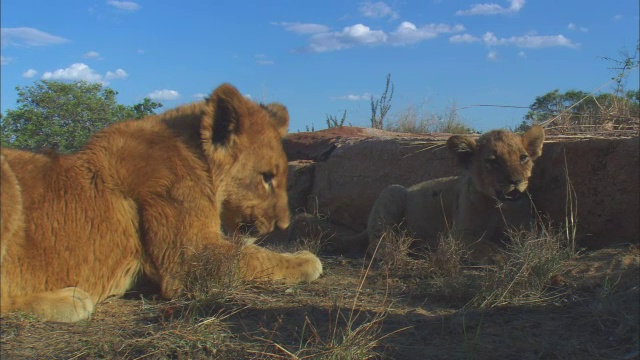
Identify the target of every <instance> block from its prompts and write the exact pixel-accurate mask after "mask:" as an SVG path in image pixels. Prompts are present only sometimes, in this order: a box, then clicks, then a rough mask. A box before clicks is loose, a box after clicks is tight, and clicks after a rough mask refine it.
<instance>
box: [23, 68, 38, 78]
mask: <svg viewBox="0 0 640 360" xmlns="http://www.w3.org/2000/svg"><path fill="white" fill-rule="evenodd" d="M37 74H38V71H36V70H34V69H29V70H27V71H25V72H23V73H22V77H23V78H27V79H31V78H32V77H34V76H36V75H37Z"/></svg>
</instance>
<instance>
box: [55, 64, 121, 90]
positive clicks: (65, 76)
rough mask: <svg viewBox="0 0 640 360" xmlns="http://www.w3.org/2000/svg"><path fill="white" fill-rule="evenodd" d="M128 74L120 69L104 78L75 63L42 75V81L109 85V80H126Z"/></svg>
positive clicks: (108, 72)
mask: <svg viewBox="0 0 640 360" xmlns="http://www.w3.org/2000/svg"><path fill="white" fill-rule="evenodd" d="M126 77H127V73H126V72H125V71H124V70H122V69H118V70H116V71H115V72H111V71H107V73H106V74H105V75H104V76H102V75H101V74H99V73H98V72H97V71H95V70H93V69H92V68H90V67H89V66H88V65H87V64H83V63H75V64H71V66H69V67H68V68H65V69H58V70H55V71H47V72H45V73H44V74H42V80H60V81H81V80H82V81H86V82H90V83H102V84H104V85H108V84H109V80H116V79H124V78H126Z"/></svg>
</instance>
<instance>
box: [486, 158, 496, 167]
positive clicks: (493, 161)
mask: <svg viewBox="0 0 640 360" xmlns="http://www.w3.org/2000/svg"><path fill="white" fill-rule="evenodd" d="M484 163H485V165H487V166H488V167H495V166H497V165H498V160H497V159H496V157H495V156H489V157H488V158H486V159H484Z"/></svg>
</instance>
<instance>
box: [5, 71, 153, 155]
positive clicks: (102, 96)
mask: <svg viewBox="0 0 640 360" xmlns="http://www.w3.org/2000/svg"><path fill="white" fill-rule="evenodd" d="M16 90H17V91H18V100H17V105H18V108H17V109H16V110H11V109H10V110H7V113H6V116H4V117H1V118H0V125H1V127H2V145H5V146H11V147H16V148H20V149H25V150H38V149H41V148H52V149H56V150H57V151H59V152H63V153H65V152H71V151H75V150H78V149H80V148H81V147H82V146H83V145H84V144H85V143H86V142H87V140H88V139H89V137H90V136H91V135H92V134H93V133H95V132H96V131H97V130H100V129H102V128H104V127H105V126H107V125H109V124H111V123H114V122H117V121H121V120H127V119H140V118H142V117H144V116H147V115H150V114H153V113H154V110H155V109H157V108H159V107H161V106H162V104H160V103H157V102H154V101H151V100H150V99H147V98H145V99H144V100H143V101H142V102H141V103H138V104H135V105H133V106H126V105H121V104H118V103H117V101H116V95H118V93H117V92H116V91H115V90H113V89H111V88H109V87H103V86H102V84H97V83H94V84H90V83H87V82H85V81H77V82H73V83H62V82H56V81H46V80H43V81H37V82H36V83H34V84H33V85H31V86H26V87H24V88H21V87H19V86H18V87H17V88H16Z"/></svg>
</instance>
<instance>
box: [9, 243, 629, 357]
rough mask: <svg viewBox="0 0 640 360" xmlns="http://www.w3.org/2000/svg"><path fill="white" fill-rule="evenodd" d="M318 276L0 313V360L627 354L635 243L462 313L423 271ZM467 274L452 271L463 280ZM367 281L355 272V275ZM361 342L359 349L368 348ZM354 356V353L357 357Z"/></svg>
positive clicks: (345, 268)
mask: <svg viewBox="0 0 640 360" xmlns="http://www.w3.org/2000/svg"><path fill="white" fill-rule="evenodd" d="M322 260H323V262H324V264H325V269H326V275H325V276H323V277H322V278H320V279H319V280H318V281H316V282H313V283H311V284H306V285H299V286H294V287H286V286H279V285H273V286H254V287H252V288H250V289H247V290H243V292H242V293H237V294H235V295H234V297H233V298H232V299H231V300H230V301H228V302H225V303H218V304H213V305H211V306H210V307H208V308H205V309H199V310H198V311H193V306H190V305H189V304H185V303H179V302H167V301H158V300H154V299H153V297H151V296H150V295H148V294H147V295H141V294H139V293H131V294H129V296H128V299H110V300H108V301H106V302H105V303H103V304H100V305H99V306H98V307H97V311H96V313H95V315H94V316H93V317H92V318H91V319H90V320H88V321H84V322H81V323H77V324H57V323H44V322H41V321H39V320H37V319H33V318H29V317H26V316H23V315H19V314H10V315H7V316H3V317H2V328H1V332H0V345H1V347H0V349H1V354H0V355H1V357H2V359H26V358H31V359H36V358H38V359H43V358H77V359H93V358H123V359H125V358H126V359H143V358H144V359H168V358H172V359H173V358H189V359H199V358H202V359H205V358H221V359H256V358H258V359H259V358H265V359H266V358H269V359H272V358H280V359H297V358H313V359H324V358H345V359H365V358H391V359H425V358H435V359H469V358H474V359H496V358H500V359H541V358H561V359H586V358H592V359H593V358H598V359H638V358H639V356H640V348H639V343H638V339H639V336H640V334H639V328H638V321H639V320H640V317H639V314H638V302H639V301H640V287H639V285H640V279H639V274H640V273H639V269H640V268H639V264H640V255H639V253H638V251H637V249H636V248H625V249H607V250H602V251H599V252H594V253H588V254H584V255H582V256H580V257H579V258H577V259H575V260H572V263H571V264H572V265H571V267H570V269H572V270H571V271H569V272H567V273H566V274H559V275H558V279H556V282H557V284H555V285H557V286H565V287H569V288H570V289H571V291H570V292H569V293H568V294H569V295H568V296H565V297H563V298H562V299H559V300H558V301H556V302H552V303H546V304H544V305H540V306H536V305H527V306H503V307H497V308H488V309H480V308H466V307H465V306H464V302H459V303H457V302H456V301H453V300H455V299H453V298H447V297H446V296H442V295H445V294H443V293H442V291H444V290H439V289H438V288H437V287H436V286H435V285H434V283H433V281H432V280H431V279H430V278H429V277H427V276H424V277H423V276H416V274H415V273H413V272H411V271H409V270H407V271H404V272H396V273H389V272H388V269H385V268H384V267H381V266H375V265H374V266H372V267H369V263H368V262H366V261H364V260H362V259H349V258H344V257H323V259H322ZM474 272H477V270H473V269H466V270H464V272H463V275H464V273H467V275H469V276H472V274H473V273H474ZM365 274H366V277H364V275H365ZM363 279H364V280H363ZM367 346H368V347H367ZM358 351H360V352H358Z"/></svg>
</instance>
